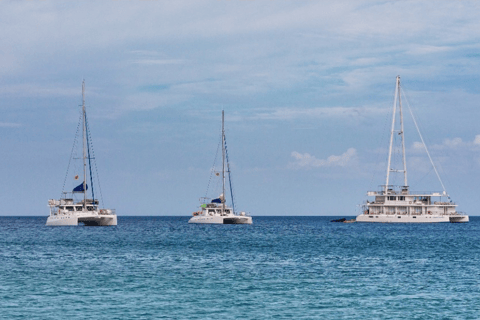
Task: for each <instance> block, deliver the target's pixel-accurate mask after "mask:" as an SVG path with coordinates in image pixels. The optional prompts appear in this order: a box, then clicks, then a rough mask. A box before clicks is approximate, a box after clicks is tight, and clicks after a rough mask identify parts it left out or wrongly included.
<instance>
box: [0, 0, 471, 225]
mask: <svg viewBox="0 0 480 320" xmlns="http://www.w3.org/2000/svg"><path fill="white" fill-rule="evenodd" d="M479 16H480V2H478V1H468V0H462V1H362V0H358V1H329V2H328V1H309V0H305V1H287V0H284V1H267V0H263V1H260V0H255V1H254V0H251V1H247V0H212V1H210V0H205V1H198V0H192V1H183V0H176V1H160V0H151V1H141V0H137V1H126V0H115V1H114V0H112V1H100V2H98V1H68V2H66V1H49V0H44V1H0V79H1V80H0V81H1V85H0V134H1V139H0V148H1V150H2V157H1V160H0V161H1V162H0V164H1V165H0V172H1V177H2V183H1V184H0V200H1V202H2V209H1V210H0V215H7V216H11V215H30V216H43V215H45V216H47V215H48V212H49V210H48V206H47V202H48V199H55V198H57V199H58V197H59V196H60V194H61V192H62V188H63V185H64V181H66V189H68V188H73V187H74V186H75V183H76V182H78V181H74V180H73V177H70V176H67V177H66V171H67V166H68V162H69V157H70V154H71V150H72V144H73V141H74V137H75V132H76V127H77V121H78V116H79V111H80V107H79V106H80V105H81V101H82V95H81V88H82V80H83V79H85V83H86V106H87V112H88V117H89V124H90V128H91V135H92V139H93V146H94V150H95V159H96V163H97V168H98V173H99V180H100V183H101V188H102V198H103V202H104V205H105V207H107V208H115V209H116V212H117V214H118V215H119V216H121V215H125V216H127V215H168V216H188V215H191V213H192V212H193V211H196V210H197V208H198V205H199V199H200V197H203V196H205V193H206V190H207V186H208V184H209V179H210V171H211V168H212V164H213V162H214V160H215V154H216V150H217V146H218V141H219V137H220V132H221V110H225V130H226V139H227V144H228V152H229V160H230V164H231V171H232V180H233V185H234V191H235V197H236V207H237V209H239V210H241V211H246V212H248V213H250V214H251V215H253V216H256V215H257V216H265V215H267V216H276V215H299V216H303V215H340V216H353V215H356V214H358V213H359V208H360V207H359V205H360V204H361V203H363V202H364V201H365V200H367V197H366V193H367V191H369V190H377V189H378V186H379V185H382V184H384V183H385V171H386V160H387V149H388V139H389V130H390V129H389V126H390V124H391V112H392V106H393V99H394V98H393V97H394V91H395V78H396V76H397V75H400V76H401V81H402V88H403V89H404V92H405V97H406V98H407V101H408V105H409V106H410V107H411V110H412V112H413V113H414V114H415V115H416V120H417V122H418V124H419V126H420V129H421V132H422V134H423V137H424V139H425V142H426V144H427V146H428V147H429V151H430V153H431V155H432V158H433V160H434V163H435V164H436V165H437V168H438V171H439V173H440V175H441V177H442V180H443V183H444V184H445V187H446V189H447V192H448V193H449V194H450V196H451V198H452V200H453V201H455V202H456V203H457V204H458V205H459V207H458V210H459V211H463V212H466V213H467V214H469V215H478V214H480V212H479V210H478V206H477V205H476V200H477V199H478V192H479V190H480V179H479V178H480V128H479V127H478V120H479V119H480V108H479V101H480V100H479V98H480V95H479V94H480V72H479V70H480V42H479V40H480V20H479V19H478V17H479ZM404 104H406V103H404ZM405 139H406V156H407V170H408V178H409V185H410V189H411V190H427V191H439V190H442V188H441V185H440V184H439V182H438V179H436V177H435V174H434V171H433V170H432V168H431V166H430V165H429V160H428V157H427V156H426V154H425V152H423V151H422V149H423V148H422V147H423V145H422V144H421V142H420V138H419V136H418V134H417V133H416V130H415V128H414V125H413V124H412V121H411V117H410V116H409V112H406V114H405ZM397 181H399V180H397ZM399 183H400V182H399ZM77 184H78V183H77Z"/></svg>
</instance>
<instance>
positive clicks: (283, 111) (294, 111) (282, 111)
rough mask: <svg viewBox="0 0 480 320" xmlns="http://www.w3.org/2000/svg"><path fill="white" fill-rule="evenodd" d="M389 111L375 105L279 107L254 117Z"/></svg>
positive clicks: (294, 117)
mask: <svg viewBox="0 0 480 320" xmlns="http://www.w3.org/2000/svg"><path fill="white" fill-rule="evenodd" d="M386 112H388V110H387V109H385V108H375V107H353V108H347V107H324V108H310V109H307V108H279V109H275V110H273V111H269V112H260V113H257V114H256V115H254V116H253V117H252V118H253V119H258V120H296V119H305V118H332V117H336V118H345V117H355V118H357V117H365V116H371V115H375V114H383V113H386Z"/></svg>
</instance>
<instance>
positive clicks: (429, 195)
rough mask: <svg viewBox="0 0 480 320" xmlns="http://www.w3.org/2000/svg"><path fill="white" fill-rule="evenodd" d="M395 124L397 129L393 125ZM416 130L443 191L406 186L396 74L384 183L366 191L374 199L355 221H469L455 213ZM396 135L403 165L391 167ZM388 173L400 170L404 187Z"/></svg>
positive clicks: (455, 206)
mask: <svg viewBox="0 0 480 320" xmlns="http://www.w3.org/2000/svg"><path fill="white" fill-rule="evenodd" d="M397 105H398V113H399V115H400V116H399V120H400V121H399V122H400V123H399V124H398V123H397V122H398V121H397V120H396V116H397ZM412 117H413V114H412ZM413 120H414V124H415V127H416V128H417V130H418V126H417V123H416V121H415V118H413ZM398 126H399V128H396V127H398ZM418 133H419V135H420V139H421V141H422V144H423V146H424V148H425V151H426V153H427V155H428V158H429V159H430V162H431V164H432V166H433V169H434V171H435V173H436V175H437V178H438V180H439V181H440V184H441V185H442V187H443V191H442V192H415V191H410V188H409V186H408V182H407V163H406V157H405V137H404V126H403V109H402V99H401V92H400V76H397V79H396V87H395V98H394V103H393V119H392V127H391V131H390V147H389V153H388V164H387V174H386V182H385V185H382V186H380V190H379V191H369V192H368V193H367V196H369V197H375V200H373V201H369V200H367V202H366V203H365V204H364V205H363V206H362V214H360V215H358V216H357V218H356V221H357V222H390V223H432V222H468V221H469V217H468V215H466V214H463V213H460V212H458V211H457V204H455V203H454V202H452V201H451V200H450V196H449V195H448V194H447V191H446V190H445V186H444V185H443V182H442V180H441V179H440V175H439V174H438V171H437V169H436V167H435V165H434V163H433V161H432V158H431V157H430V153H429V152H428V149H427V146H426V145H425V142H424V140H423V137H422V135H421V133H420V130H418ZM395 134H398V135H399V136H400V138H401V150H402V164H403V167H402V168H401V169H393V168H392V150H393V140H394V136H395ZM390 173H403V186H395V185H390Z"/></svg>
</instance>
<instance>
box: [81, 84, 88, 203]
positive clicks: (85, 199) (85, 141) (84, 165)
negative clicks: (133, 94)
mask: <svg viewBox="0 0 480 320" xmlns="http://www.w3.org/2000/svg"><path fill="white" fill-rule="evenodd" d="M82 118H83V126H82V131H83V210H84V211H86V208H87V151H86V149H85V148H86V144H87V123H86V119H85V79H84V80H83V82H82Z"/></svg>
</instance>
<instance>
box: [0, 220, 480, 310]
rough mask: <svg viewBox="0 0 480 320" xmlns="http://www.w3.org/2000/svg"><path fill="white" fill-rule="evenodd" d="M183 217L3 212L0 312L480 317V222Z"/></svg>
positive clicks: (0, 230)
mask: <svg viewBox="0 0 480 320" xmlns="http://www.w3.org/2000/svg"><path fill="white" fill-rule="evenodd" d="M188 219H189V217H122V216H120V217H118V226H116V227H83V226H79V227H46V226H45V221H46V217H0V318H1V319H400V318H401V319H479V318H480V303H479V302H480V281H479V280H480V218H477V217H471V222H470V223H466V224H448V223H447V224H360V223H351V224H345V223H332V222H330V219H333V217H254V224H253V225H251V226H250V225H189V224H188V223H187V221H188Z"/></svg>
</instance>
